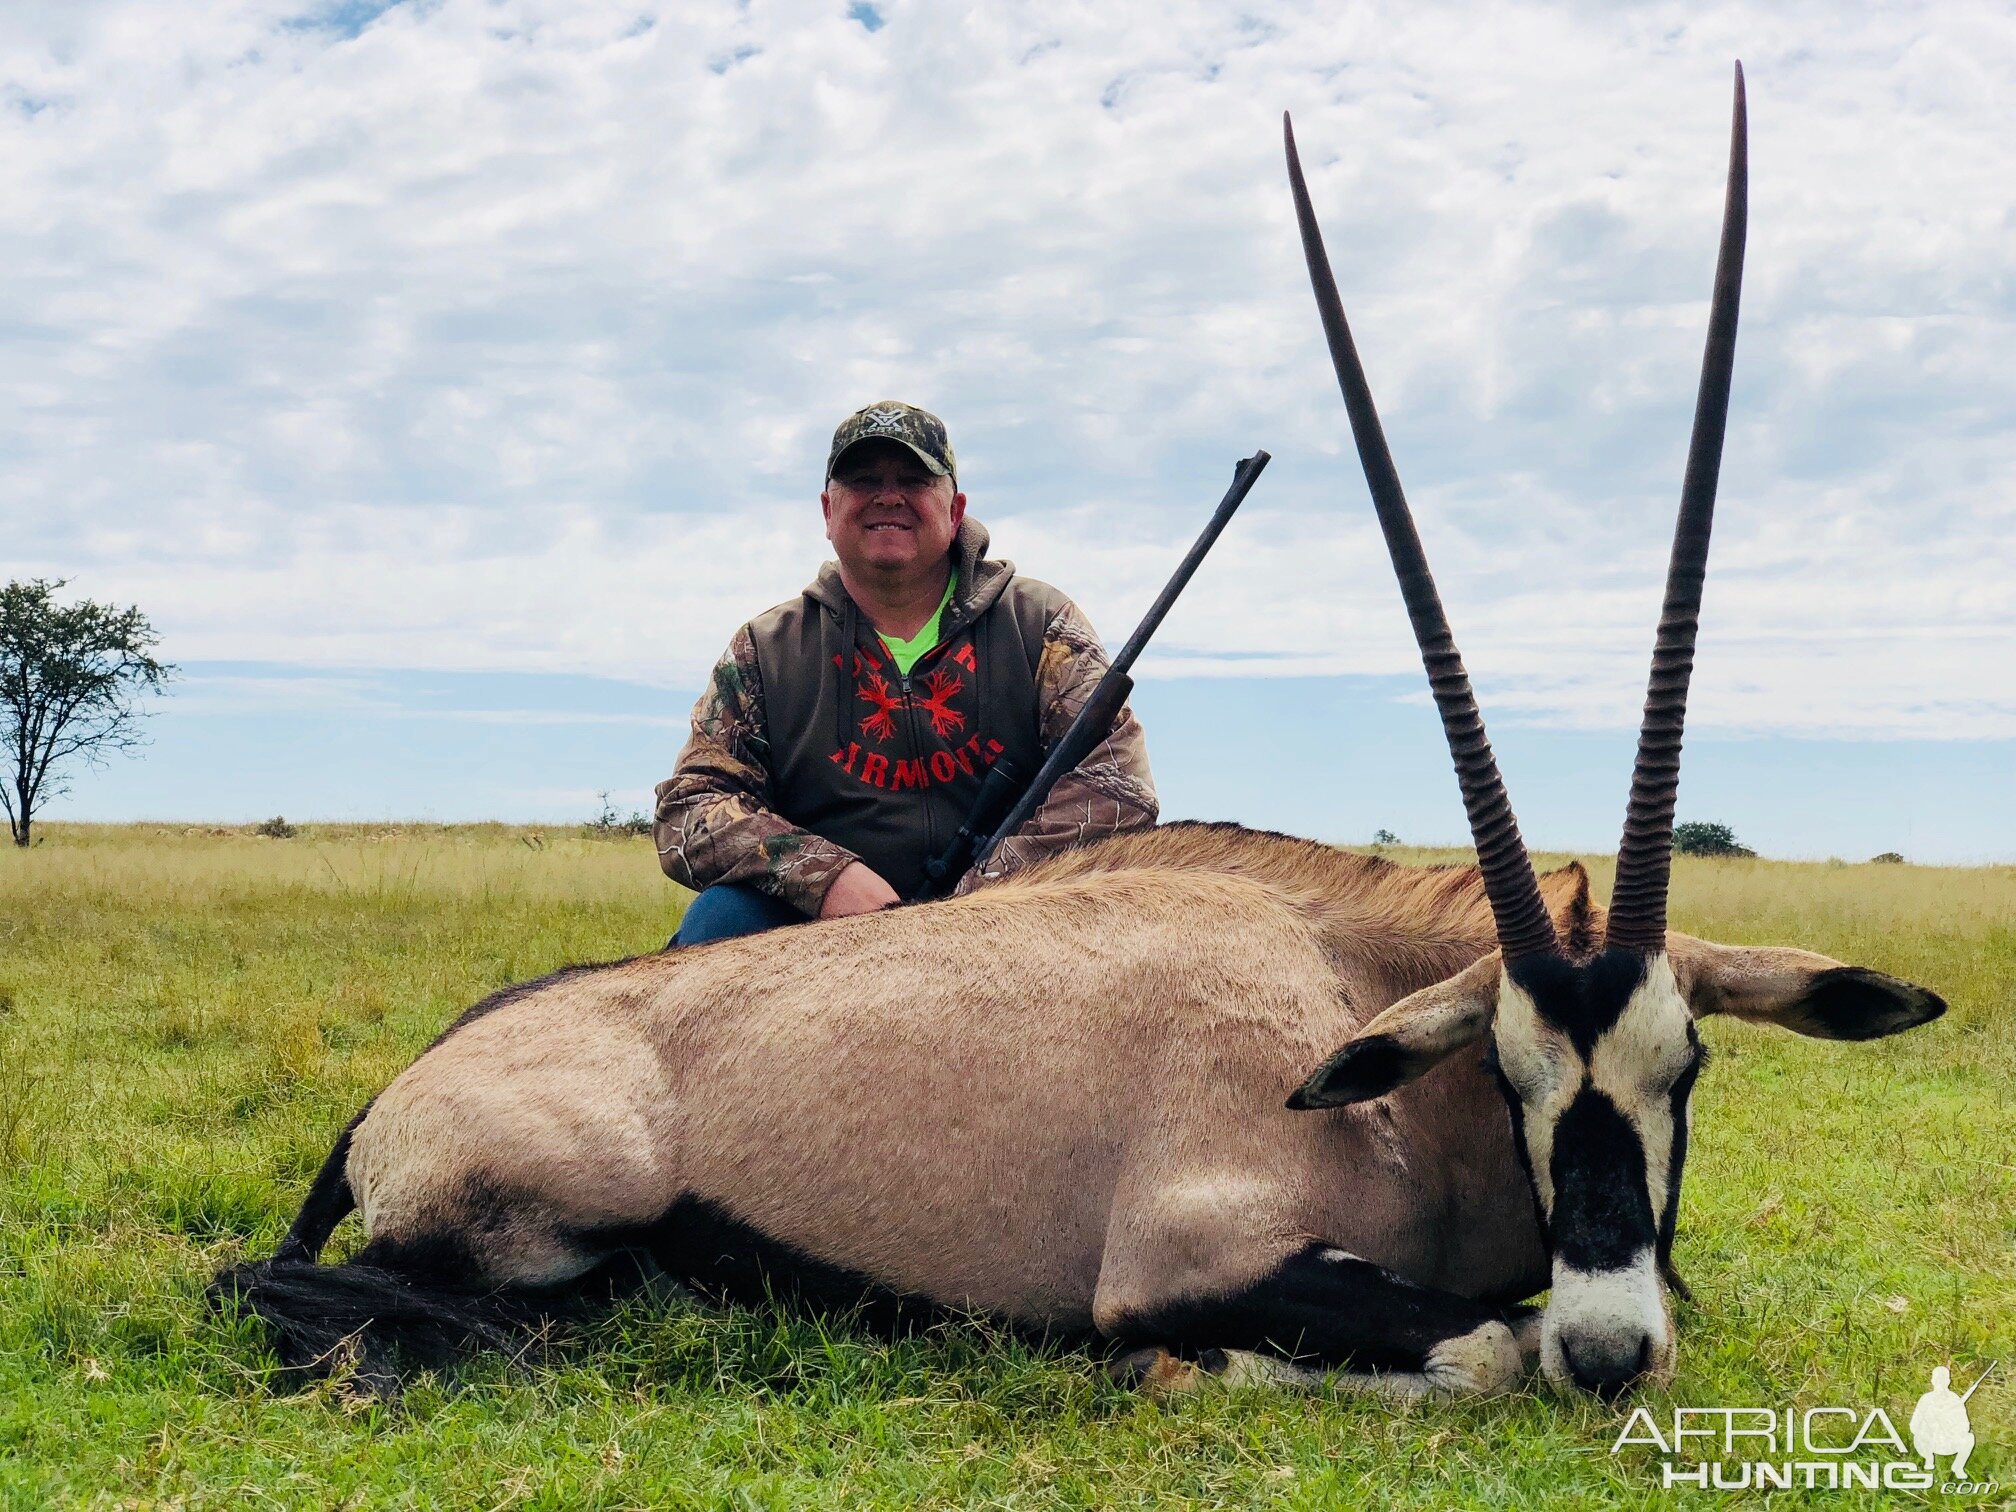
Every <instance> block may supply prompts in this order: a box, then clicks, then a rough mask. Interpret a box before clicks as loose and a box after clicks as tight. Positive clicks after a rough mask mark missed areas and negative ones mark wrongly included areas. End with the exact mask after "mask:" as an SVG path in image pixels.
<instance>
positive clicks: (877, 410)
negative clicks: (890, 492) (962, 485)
mask: <svg viewBox="0 0 2016 1512" xmlns="http://www.w3.org/2000/svg"><path fill="white" fill-rule="evenodd" d="M861 441H895V442H897V443H899V444H901V445H903V446H907V447H909V448H910V450H912V451H913V452H915V453H916V454H917V456H918V458H919V460H921V461H922V462H923V464H924V465H925V466H926V467H928V468H930V469H931V471H932V473H933V475H934V476H936V477H940V478H950V479H952V480H953V482H955V483H956V482H958V480H959V464H958V462H957V461H956V460H954V458H953V456H952V442H951V440H950V439H949V438H948V437H947V436H946V434H945V422H944V421H943V420H940V419H939V418H938V417H937V416H936V415H934V414H932V413H931V412H930V411H929V410H921V409H919V408H917V406H916V405H914V404H905V403H903V402H902V401H901V400H899V399H884V400H882V401H881V402H880V403H879V404H871V405H869V406H868V407H867V408H866V409H858V410H856V411H854V413H853V414H851V415H849V416H848V417H847V418H846V419H845V420H842V421H841V422H840V428H839V429H838V430H836V431H835V432H833V449H832V450H831V451H829V452H828V453H826V476H827V477H829V478H830V477H832V476H833V464H834V463H836V462H838V461H839V460H840V454H841V453H842V452H844V451H846V450H847V448H848V447H850V446H853V445H855V444H856V443H857V442H861Z"/></svg>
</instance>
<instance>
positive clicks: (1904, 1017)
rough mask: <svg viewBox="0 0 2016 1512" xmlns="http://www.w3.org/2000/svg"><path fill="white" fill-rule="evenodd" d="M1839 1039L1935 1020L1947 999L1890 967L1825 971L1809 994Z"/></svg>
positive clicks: (1873, 1036)
mask: <svg viewBox="0 0 2016 1512" xmlns="http://www.w3.org/2000/svg"><path fill="white" fill-rule="evenodd" d="M1809 1001H1810V1002H1811V1004H1812V1006H1813V1007H1814V1008H1816V1009H1817V1010H1818V1011H1819V1013H1820V1015H1821V1016H1822V1019H1823V1021H1825V1022H1828V1023H1829V1025H1830V1028H1831V1031H1832V1033H1833V1036H1834V1037H1835V1038H1837V1039H1857V1040H1860V1039H1882V1038H1884V1037H1886V1036H1888V1035H1892V1034H1902V1033H1903V1032H1904V1031H1905V1030H1907V1029H1916V1028H1917V1027H1918V1026H1919V1025H1921V1024H1929V1023H1931V1022H1932V1020H1934V1019H1936V1018H1938V1017H1939V1016H1940V1015H1941V1014H1943V1013H1945V1011H1946V999H1944V998H1942V997H1941V996H1939V994H1938V993H1936V992H1934V991H1932V989H1931V988H1929V987H1920V986H1919V985H1918V984H1917V983H1916V982H1907V981H1905V980H1904V979H1903V978H1901V977H1893V976H1891V975H1889V974H1888V973H1887V972H1881V971H1871V970H1869V969H1868V968H1867V967H1863V966H1848V967H1843V968H1840V969H1838V970H1834V971H1827V972H1822V973H1821V975H1820V976H1819V977H1818V978H1817V979H1816V980H1815V982H1814V986H1813V992H1812V995H1811V998H1810V999H1809Z"/></svg>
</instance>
